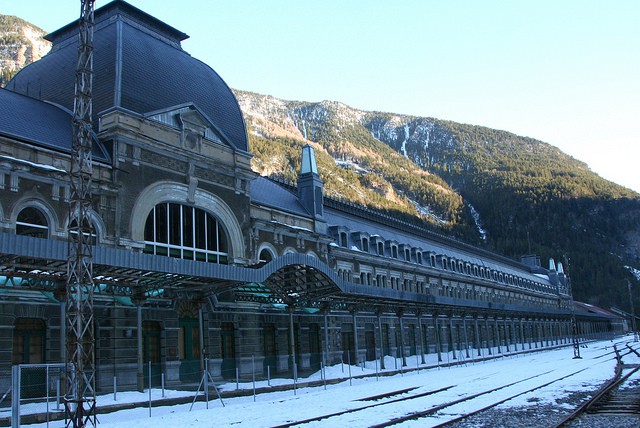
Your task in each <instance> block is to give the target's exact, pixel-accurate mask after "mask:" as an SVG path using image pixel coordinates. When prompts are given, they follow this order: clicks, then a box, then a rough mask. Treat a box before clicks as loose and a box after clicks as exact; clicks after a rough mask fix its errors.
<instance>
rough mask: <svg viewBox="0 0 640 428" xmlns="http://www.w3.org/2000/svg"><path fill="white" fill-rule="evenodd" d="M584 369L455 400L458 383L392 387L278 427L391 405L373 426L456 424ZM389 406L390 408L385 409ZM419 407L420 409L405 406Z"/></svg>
mask: <svg viewBox="0 0 640 428" xmlns="http://www.w3.org/2000/svg"><path fill="white" fill-rule="evenodd" d="M629 349H630V350H628V351H627V353H631V352H632V351H633V349H632V348H630V347H629ZM633 352H635V351H633ZM614 355H617V356H619V355H621V354H620V353H619V352H618V350H617V349H616V348H615V347H614V348H613V349H612V350H611V351H608V352H606V353H604V354H602V355H600V356H599V357H598V358H599V359H600V362H605V361H610V360H609V359H607V358H605V357H607V356H608V357H609V358H613V356H614ZM618 358H620V357H618ZM600 362H598V363H597V364H599V363H600ZM584 370H586V369H584V368H583V369H581V370H576V371H573V372H571V373H565V374H562V375H560V376H556V377H550V376H549V375H551V374H552V373H553V372H554V371H555V370H550V371H546V372H543V373H539V374H537V375H534V376H530V377H527V378H523V379H518V380H515V381H511V382H509V383H505V384H504V385H500V386H498V387H493V388H488V389H486V390H483V391H479V392H476V393H473V394H464V393H460V394H459V398H456V399H453V400H451V399H447V398H446V397H445V395H447V394H448V395H451V393H452V392H454V391H455V388H456V387H463V386H461V385H450V386H447V387H444V388H440V389H438V390H433V391H428V392H424V393H420V394H412V393H411V391H412V390H413V389H415V388H413V389H405V390H399V391H392V392H390V393H386V394H379V395H376V396H371V397H366V398H362V399H360V400H358V401H361V402H368V401H375V403H371V404H367V405H364V406H358V407H354V408H351V409H348V410H344V411H340V412H335V413H331V414H325V415H320V416H317V417H313V418H308V419H304V420H297V421H289V422H287V423H286V424H283V425H278V428H288V427H294V426H303V425H308V426H314V425H323V426H341V425H345V424H348V422H347V418H346V416H347V415H349V416H348V419H349V420H354V418H358V415H359V414H362V419H363V420H371V417H370V413H369V412H377V414H380V415H384V414H391V413H393V412H389V410H388V409H394V411H395V412H396V413H402V414H401V415H400V416H396V417H393V418H389V419H387V420H382V421H381V422H379V423H377V424H375V425H371V427H372V428H382V427H389V426H394V425H401V424H404V423H409V422H411V421H418V423H419V424H421V425H422V426H432V427H444V426H449V425H451V424H455V423H457V422H461V421H463V420H465V419H467V418H469V417H471V416H473V415H476V414H479V413H482V412H485V411H488V410H490V409H493V408H494V407H496V406H498V405H500V404H502V403H505V402H507V401H509V400H512V399H514V398H516V397H520V396H522V395H525V394H530V393H532V392H534V391H536V390H538V389H541V388H545V387H547V386H549V385H552V384H554V383H556V382H560V381H562V380H565V379H567V378H570V377H572V376H575V375H577V374H579V373H581V372H582V371H584ZM426 397H429V400H428V401H429V402H437V404H426V402H427V400H424V398H426ZM438 397H442V398H438ZM386 408H387V410H385V409H386ZM416 408H418V409H421V410H406V409H416ZM469 408H472V409H474V410H472V411H468V410H466V409H469ZM402 409H405V410H402ZM460 409H465V410H460Z"/></svg>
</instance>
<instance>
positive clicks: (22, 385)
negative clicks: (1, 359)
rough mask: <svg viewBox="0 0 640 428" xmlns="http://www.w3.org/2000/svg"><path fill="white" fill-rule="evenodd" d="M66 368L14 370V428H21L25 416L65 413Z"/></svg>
mask: <svg viewBox="0 0 640 428" xmlns="http://www.w3.org/2000/svg"><path fill="white" fill-rule="evenodd" d="M64 376H65V365H64V364H62V363H55V364H20V365H16V366H13V367H12V370H11V426H12V427H19V426H20V423H21V414H35V413H41V414H46V415H47V418H46V422H47V425H48V422H49V415H50V414H51V413H55V412H63V411H64V404H63V403H62V388H63V387H64V386H63V385H64V383H65V377H64Z"/></svg>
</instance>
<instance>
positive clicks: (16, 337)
mask: <svg viewBox="0 0 640 428" xmlns="http://www.w3.org/2000/svg"><path fill="white" fill-rule="evenodd" d="M45 331H46V327H45V324H44V321H42V320H40V319H35V318H18V319H16V322H15V325H14V329H13V352H12V358H11V364H12V365H16V364H42V363H44V362H45V360H44V356H45V347H44V344H45ZM46 377H47V375H46V369H45V368H44V367H42V368H28V369H25V370H22V373H21V377H20V395H21V396H22V397H24V398H35V397H45V396H46V392H47V391H46Z"/></svg>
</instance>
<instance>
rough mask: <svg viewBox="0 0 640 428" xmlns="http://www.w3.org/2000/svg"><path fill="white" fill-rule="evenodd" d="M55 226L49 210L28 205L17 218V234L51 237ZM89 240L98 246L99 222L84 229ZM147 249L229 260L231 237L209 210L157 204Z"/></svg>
mask: <svg viewBox="0 0 640 428" xmlns="http://www.w3.org/2000/svg"><path fill="white" fill-rule="evenodd" d="M51 226H52V225H50V224H49V220H48V216H47V215H46V213H45V211H44V210H43V209H41V208H39V207H36V206H27V207H25V208H23V209H22V210H20V212H19V213H18V215H17V217H16V223H15V233H16V234H17V235H25V236H31V237H35V238H44V239H47V238H49V237H50V236H51V230H50V229H51ZM76 226H77V222H76V220H72V221H71V222H70V224H69V230H70V233H74V231H75V233H77V230H78V228H77V227H76ZM89 229H91V230H93V232H91V233H87V236H88V237H89V242H90V244H92V245H97V244H98V243H99V240H100V236H99V235H100V234H99V233H97V231H96V230H97V229H96V227H95V225H93V227H90V228H84V230H89ZM144 245H145V246H144V252H145V253H148V254H155V255H161V256H168V257H175V258H179V259H187V260H197V261H204V262H210V263H221V264H227V263H228V262H229V239H228V237H227V232H226V230H225V228H224V227H223V225H222V224H221V223H220V222H219V221H218V220H217V219H216V218H215V217H214V216H213V215H211V214H210V213H209V212H207V211H205V210H203V209H200V208H196V207H192V206H189V205H182V204H178V203H168V202H165V203H160V204H157V205H156V206H155V207H154V208H153V209H152V210H151V212H150V213H149V214H148V216H147V219H146V222H145V228H144Z"/></svg>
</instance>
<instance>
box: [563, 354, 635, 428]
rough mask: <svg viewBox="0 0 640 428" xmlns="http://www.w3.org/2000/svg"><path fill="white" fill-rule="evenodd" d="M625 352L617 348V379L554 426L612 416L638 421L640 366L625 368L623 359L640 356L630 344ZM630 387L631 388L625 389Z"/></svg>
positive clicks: (608, 383)
mask: <svg viewBox="0 0 640 428" xmlns="http://www.w3.org/2000/svg"><path fill="white" fill-rule="evenodd" d="M625 347H626V348H627V349H626V350H625V351H624V352H622V351H619V350H618V349H617V347H616V348H615V352H616V358H617V360H618V364H617V366H616V372H615V375H614V377H613V378H612V379H611V380H610V381H609V382H607V383H606V384H605V385H603V386H602V388H601V389H600V390H599V391H598V392H597V393H596V394H594V395H593V396H592V397H590V398H589V399H588V400H586V401H585V402H584V403H582V404H581V405H580V406H578V408H576V410H575V411H573V412H572V413H571V414H570V415H568V416H567V417H566V418H565V419H563V420H562V421H561V422H560V423H558V424H557V425H555V427H556V428H560V427H568V426H570V425H571V424H572V423H573V422H574V421H578V420H582V419H585V420H586V419H588V418H590V419H591V420H593V419H594V418H599V417H602V418H607V420H609V419H610V418H611V417H612V416H631V417H633V418H634V419H635V420H636V421H637V417H638V415H640V386H638V385H640V364H638V363H635V364H631V365H625V364H624V362H623V358H624V357H625V356H627V355H633V356H635V357H636V358H637V357H640V353H638V351H637V350H636V349H634V348H633V347H632V346H630V345H629V342H627V343H626V344H625ZM625 386H629V388H625Z"/></svg>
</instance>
